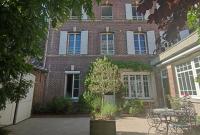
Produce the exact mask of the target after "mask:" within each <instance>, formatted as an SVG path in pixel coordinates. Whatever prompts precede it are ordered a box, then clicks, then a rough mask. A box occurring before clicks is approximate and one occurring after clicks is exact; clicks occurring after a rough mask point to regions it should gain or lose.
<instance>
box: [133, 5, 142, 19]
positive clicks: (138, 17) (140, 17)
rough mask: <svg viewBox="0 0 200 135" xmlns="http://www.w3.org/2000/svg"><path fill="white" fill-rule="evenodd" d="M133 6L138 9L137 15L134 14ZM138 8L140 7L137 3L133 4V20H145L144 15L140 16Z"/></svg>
mask: <svg viewBox="0 0 200 135" xmlns="http://www.w3.org/2000/svg"><path fill="white" fill-rule="evenodd" d="M133 8H135V9H136V16H134V15H133ZM137 8H138V6H137V5H132V11H131V12H132V18H133V20H137V21H144V20H145V18H144V15H141V16H139V15H138V12H137Z"/></svg>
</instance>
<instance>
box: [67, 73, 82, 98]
mask: <svg viewBox="0 0 200 135" xmlns="http://www.w3.org/2000/svg"><path fill="white" fill-rule="evenodd" d="M68 74H73V81H72V96H71V97H70V98H71V99H73V100H77V99H79V96H78V97H74V75H77V74H78V75H79V88H78V91H79V94H80V71H65V86H64V96H65V97H66V96H67V75H68Z"/></svg>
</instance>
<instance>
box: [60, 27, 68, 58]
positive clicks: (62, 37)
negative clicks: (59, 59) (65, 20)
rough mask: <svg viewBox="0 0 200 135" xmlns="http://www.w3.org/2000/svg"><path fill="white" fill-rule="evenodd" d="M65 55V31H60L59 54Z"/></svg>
mask: <svg viewBox="0 0 200 135" xmlns="http://www.w3.org/2000/svg"><path fill="white" fill-rule="evenodd" d="M66 53H67V31H60V44H59V54H60V55H64V54H66Z"/></svg>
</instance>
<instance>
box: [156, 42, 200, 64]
mask: <svg viewBox="0 0 200 135" xmlns="http://www.w3.org/2000/svg"><path fill="white" fill-rule="evenodd" d="M197 49H200V44H199V45H196V46H195V47H193V48H191V49H189V50H186V51H184V52H182V53H180V54H178V55H176V56H174V57H172V58H169V59H168V60H165V61H163V62H161V63H160V64H158V65H157V66H161V65H163V64H167V63H170V62H171V61H173V60H176V59H178V58H180V57H182V56H184V55H187V54H191V52H193V51H196V50H197Z"/></svg>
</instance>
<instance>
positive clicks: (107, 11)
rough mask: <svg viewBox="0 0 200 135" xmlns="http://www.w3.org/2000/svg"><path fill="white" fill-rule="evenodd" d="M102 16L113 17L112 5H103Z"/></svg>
mask: <svg viewBox="0 0 200 135" xmlns="http://www.w3.org/2000/svg"><path fill="white" fill-rule="evenodd" d="M101 18H102V19H112V18H113V15H112V6H111V5H103V6H101Z"/></svg>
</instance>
